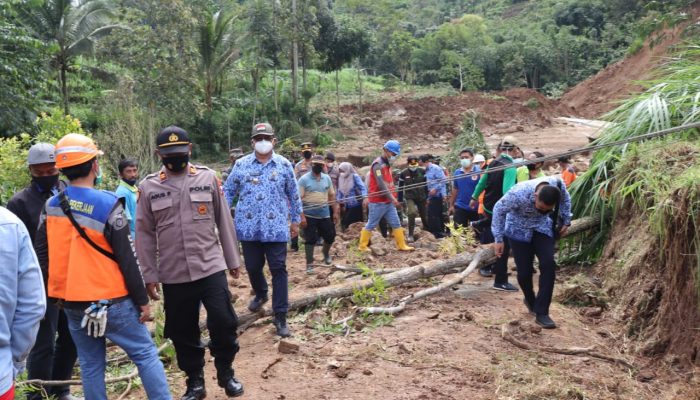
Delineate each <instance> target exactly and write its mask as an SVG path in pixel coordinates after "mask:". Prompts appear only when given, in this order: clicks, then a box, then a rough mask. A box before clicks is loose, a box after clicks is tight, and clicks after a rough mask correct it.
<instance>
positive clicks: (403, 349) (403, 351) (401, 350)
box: [399, 343, 412, 354]
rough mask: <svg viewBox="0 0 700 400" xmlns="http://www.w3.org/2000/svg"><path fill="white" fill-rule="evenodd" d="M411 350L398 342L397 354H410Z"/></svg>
mask: <svg viewBox="0 0 700 400" xmlns="http://www.w3.org/2000/svg"><path fill="white" fill-rule="evenodd" d="M411 353H412V352H411V350H409V348H408V347H406V345H405V344H403V343H399V354H411Z"/></svg>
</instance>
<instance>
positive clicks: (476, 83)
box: [438, 50, 484, 92]
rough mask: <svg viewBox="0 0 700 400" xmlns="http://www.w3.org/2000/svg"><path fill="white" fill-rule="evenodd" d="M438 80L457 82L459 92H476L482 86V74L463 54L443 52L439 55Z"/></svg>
mask: <svg viewBox="0 0 700 400" xmlns="http://www.w3.org/2000/svg"><path fill="white" fill-rule="evenodd" d="M440 64H441V65H442V66H441V67H440V70H439V71H438V73H439V76H440V78H442V79H445V80H448V81H453V80H455V79H456V80H458V81H459V91H460V92H461V91H462V90H465V89H466V90H476V89H479V88H480V87H482V86H483V85H484V74H483V73H482V72H481V70H480V69H479V68H477V67H476V66H475V65H474V64H473V63H472V62H471V61H470V59H469V57H467V56H466V55H465V54H463V53H459V52H456V51H454V50H444V51H443V52H442V53H441V54H440Z"/></svg>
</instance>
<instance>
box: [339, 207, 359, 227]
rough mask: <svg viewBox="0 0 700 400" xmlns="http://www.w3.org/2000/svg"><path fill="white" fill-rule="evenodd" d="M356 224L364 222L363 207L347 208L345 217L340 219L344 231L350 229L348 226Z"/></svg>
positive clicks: (344, 212) (344, 213)
mask: <svg viewBox="0 0 700 400" xmlns="http://www.w3.org/2000/svg"><path fill="white" fill-rule="evenodd" d="M355 222H362V205H358V206H357V207H352V208H345V210H344V211H343V216H342V217H341V219H340V226H341V227H342V228H343V230H345V229H348V226H350V225H352V224H354V223H355Z"/></svg>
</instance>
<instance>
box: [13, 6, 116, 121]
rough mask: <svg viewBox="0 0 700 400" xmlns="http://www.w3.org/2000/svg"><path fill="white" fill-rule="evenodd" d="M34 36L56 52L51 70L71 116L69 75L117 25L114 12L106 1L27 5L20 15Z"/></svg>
mask: <svg viewBox="0 0 700 400" xmlns="http://www.w3.org/2000/svg"><path fill="white" fill-rule="evenodd" d="M19 16H20V18H21V20H22V22H23V23H24V24H25V25H26V26H27V27H28V28H29V29H30V30H31V31H32V34H33V35H34V36H35V37H36V38H38V39H40V40H42V41H44V42H45V43H46V44H48V45H51V46H52V48H53V49H54V51H53V55H52V58H51V66H52V67H53V68H56V70H58V82H59V85H60V87H61V97H62V99H63V112H64V113H65V114H69V111H70V110H69V96H68V81H67V79H68V76H67V74H68V72H70V71H72V69H71V67H72V63H73V60H74V59H75V57H76V56H78V55H83V54H91V53H92V52H93V51H94V45H95V41H96V40H97V39H99V38H101V37H103V36H105V35H107V34H109V33H110V32H111V31H112V30H113V29H114V28H117V27H119V26H118V25H113V24H111V22H112V9H111V6H110V3H109V2H108V1H105V0H80V1H71V0H46V1H45V2H42V3H41V4H40V5H38V6H35V5H33V4H32V3H27V4H26V5H25V7H22V8H21V9H20V12H19Z"/></svg>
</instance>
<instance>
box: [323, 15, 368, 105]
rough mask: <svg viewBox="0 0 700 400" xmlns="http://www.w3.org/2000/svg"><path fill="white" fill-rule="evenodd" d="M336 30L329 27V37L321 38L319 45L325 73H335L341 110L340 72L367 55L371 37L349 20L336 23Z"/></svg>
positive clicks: (336, 91)
mask: <svg viewBox="0 0 700 400" xmlns="http://www.w3.org/2000/svg"><path fill="white" fill-rule="evenodd" d="M334 25H335V28H333V27H332V26H329V27H328V36H327V38H325V39H323V40H322V39H321V38H320V37H319V41H321V40H322V43H318V45H319V47H320V48H317V50H318V51H319V53H320V55H321V58H322V64H321V69H322V70H323V71H325V72H332V71H335V93H336V105H337V108H338V110H340V79H339V76H338V72H339V71H340V69H341V68H343V65H345V64H347V63H349V62H351V61H352V60H354V59H356V58H360V57H362V56H364V55H365V54H367V51H368V50H369V35H368V33H367V30H366V29H363V28H361V27H360V26H358V25H356V24H354V23H353V22H352V21H351V20H349V19H341V20H339V21H336V22H335V24H334Z"/></svg>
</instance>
